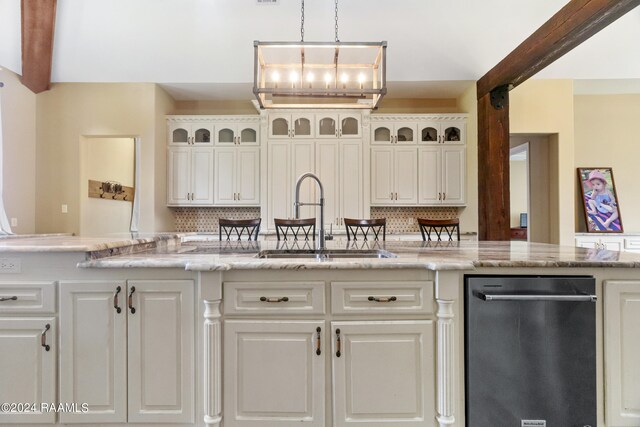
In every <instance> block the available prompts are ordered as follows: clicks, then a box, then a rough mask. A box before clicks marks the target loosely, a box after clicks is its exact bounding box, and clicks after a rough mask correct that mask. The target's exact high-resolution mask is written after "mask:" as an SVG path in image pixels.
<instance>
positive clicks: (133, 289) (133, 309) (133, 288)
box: [129, 286, 136, 314]
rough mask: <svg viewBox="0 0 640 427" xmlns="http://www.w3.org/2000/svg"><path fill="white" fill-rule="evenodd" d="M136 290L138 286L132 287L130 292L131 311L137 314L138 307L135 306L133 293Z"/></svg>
mask: <svg viewBox="0 0 640 427" xmlns="http://www.w3.org/2000/svg"><path fill="white" fill-rule="evenodd" d="M135 291H136V287H135V286H132V287H131V292H130V293H129V311H131V314H136V308H135V307H134V306H133V293H134V292H135Z"/></svg>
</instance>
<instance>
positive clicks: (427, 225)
mask: <svg viewBox="0 0 640 427" xmlns="http://www.w3.org/2000/svg"><path fill="white" fill-rule="evenodd" d="M418 225H419V226H420V233H421V234H422V240H424V241H432V240H434V239H433V238H432V237H431V234H432V233H433V234H435V235H436V239H435V240H437V241H438V242H441V241H442V240H443V239H442V238H443V237H444V238H445V239H446V240H448V241H450V242H451V241H453V240H454V239H453V236H455V237H456V240H458V241H459V240H460V220H459V219H458V218H454V219H425V218H418Z"/></svg>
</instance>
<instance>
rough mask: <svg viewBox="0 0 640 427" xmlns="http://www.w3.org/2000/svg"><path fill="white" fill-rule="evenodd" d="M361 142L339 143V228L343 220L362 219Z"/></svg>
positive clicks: (342, 225)
mask: <svg viewBox="0 0 640 427" xmlns="http://www.w3.org/2000/svg"><path fill="white" fill-rule="evenodd" d="M363 172H364V171H363V167H362V141H341V142H340V226H341V227H344V224H343V220H344V218H364V214H363V213H364V209H363V204H364V201H363V198H364V190H363V188H364V182H363Z"/></svg>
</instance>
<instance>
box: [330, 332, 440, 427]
mask: <svg viewBox="0 0 640 427" xmlns="http://www.w3.org/2000/svg"><path fill="white" fill-rule="evenodd" d="M433 329H434V326H433V322H432V321H391V322H331V337H332V338H331V339H332V343H333V344H332V345H333V350H332V353H333V354H332V361H333V362H332V364H333V390H334V408H333V411H334V416H333V425H334V426H335V427H345V426H361V425H375V426H380V427H398V426H401V425H402V426H407V425H415V426H425V427H427V426H428V427H431V426H433V425H434V423H435V382H436V379H435V373H434V366H435V354H434V345H435V340H434V330H433ZM338 330H339V334H338V332H337V331H338ZM338 335H339V336H340V357H338V353H337V352H338V344H337V343H338V341H337V339H338Z"/></svg>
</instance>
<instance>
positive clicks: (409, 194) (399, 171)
mask: <svg viewBox="0 0 640 427" xmlns="http://www.w3.org/2000/svg"><path fill="white" fill-rule="evenodd" d="M393 151H395V155H394V169H395V180H394V181H395V190H394V191H395V197H394V198H395V202H396V204H400V205H414V204H416V203H417V202H418V158H417V157H418V156H417V154H418V153H417V149H416V148H415V147H396V148H394V149H393Z"/></svg>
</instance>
